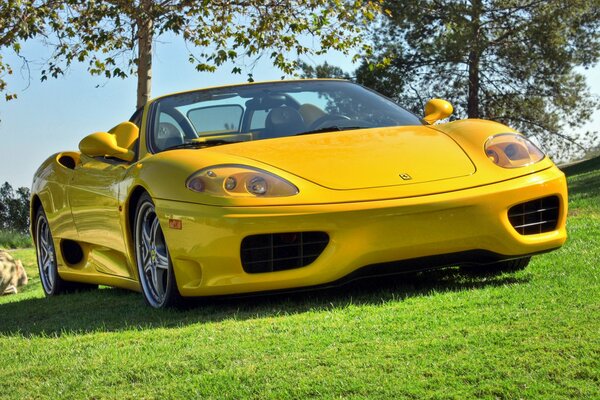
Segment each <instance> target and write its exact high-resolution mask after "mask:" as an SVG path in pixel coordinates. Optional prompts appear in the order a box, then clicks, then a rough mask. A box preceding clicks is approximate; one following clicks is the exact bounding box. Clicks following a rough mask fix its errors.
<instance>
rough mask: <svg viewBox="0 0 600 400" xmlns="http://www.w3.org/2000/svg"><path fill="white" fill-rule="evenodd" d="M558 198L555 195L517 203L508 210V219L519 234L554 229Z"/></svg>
mask: <svg viewBox="0 0 600 400" xmlns="http://www.w3.org/2000/svg"><path fill="white" fill-rule="evenodd" d="M559 205H560V200H559V199H558V197H557V196H550V197H544V198H542V199H537V200H532V201H528V202H526V203H522V204H518V205H516V206H514V207H512V208H511V209H510V210H508V219H509V220H510V223H511V224H512V226H513V227H514V228H515V229H516V231H517V232H519V233H520V234H521V235H535V234H538V233H544V232H550V231H553V230H555V229H556V224H557V223H558V212H559V210H558V209H559Z"/></svg>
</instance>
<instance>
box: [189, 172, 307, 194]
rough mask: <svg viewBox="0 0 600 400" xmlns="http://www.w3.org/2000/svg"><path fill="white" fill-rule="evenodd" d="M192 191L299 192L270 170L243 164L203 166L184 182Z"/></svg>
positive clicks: (213, 192) (217, 192) (241, 192)
mask: <svg viewBox="0 0 600 400" xmlns="http://www.w3.org/2000/svg"><path fill="white" fill-rule="evenodd" d="M186 186H187V188H188V189H190V190H193V191H194V192H200V193H209V194H212V195H214V196H219V197H286V196H294V195H296V194H298V188H297V187H296V186H294V185H293V184H292V183H290V182H288V181H287V180H285V179H283V178H281V177H279V176H277V175H273V174H271V173H270V172H267V171H263V170H261V169H258V168H253V167H248V166H245V165H215V166H214V167H210V168H204V169H202V170H200V171H198V172H196V173H194V174H193V175H192V176H190V177H189V178H188V180H187V182H186Z"/></svg>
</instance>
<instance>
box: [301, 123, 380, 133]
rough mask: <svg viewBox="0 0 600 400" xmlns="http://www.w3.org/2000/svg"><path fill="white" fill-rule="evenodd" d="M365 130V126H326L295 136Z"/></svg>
mask: <svg viewBox="0 0 600 400" xmlns="http://www.w3.org/2000/svg"><path fill="white" fill-rule="evenodd" d="M365 128H368V127H366V126H338V125H332V126H328V127H326V128H319V129H315V130H312V131H307V132H300V133H297V134H296V136H301V135H312V134H313V133H326V132H341V131H351V130H354V129H365Z"/></svg>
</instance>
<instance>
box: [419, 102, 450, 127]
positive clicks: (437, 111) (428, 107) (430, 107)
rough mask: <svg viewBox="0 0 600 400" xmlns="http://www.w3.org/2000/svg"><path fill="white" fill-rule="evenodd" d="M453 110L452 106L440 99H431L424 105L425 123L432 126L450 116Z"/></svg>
mask: <svg viewBox="0 0 600 400" xmlns="http://www.w3.org/2000/svg"><path fill="white" fill-rule="evenodd" d="M453 111H454V108H453V107H452V104H450V103H449V102H447V101H446V100H442V99H431V100H429V101H428V102H427V104H425V117H424V118H423V119H424V120H425V121H427V122H429V123H430V124H433V123H435V122H437V121H439V120H441V119H444V118H448V117H449V116H450V115H452V112H453Z"/></svg>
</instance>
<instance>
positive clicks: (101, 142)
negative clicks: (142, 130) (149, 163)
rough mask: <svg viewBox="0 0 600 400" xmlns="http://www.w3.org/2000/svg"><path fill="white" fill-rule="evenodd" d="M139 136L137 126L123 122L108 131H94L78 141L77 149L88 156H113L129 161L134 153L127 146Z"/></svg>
mask: <svg viewBox="0 0 600 400" xmlns="http://www.w3.org/2000/svg"><path fill="white" fill-rule="evenodd" d="M138 136H139V129H138V127H137V126H136V125H135V124H133V123H131V122H123V123H121V124H119V125H117V126H115V127H114V128H112V129H111V130H110V131H108V132H96V133H92V134H91V135H88V136H86V137H85V138H84V139H83V140H82V141H81V142H79V150H80V151H81V152H82V153H83V154H85V155H86V156H89V157H114V158H118V159H119V160H123V161H128V162H131V161H133V159H134V158H135V153H134V152H133V150H130V149H129V148H130V147H131V146H132V145H133V143H135V141H136V140H137V138H138Z"/></svg>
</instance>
